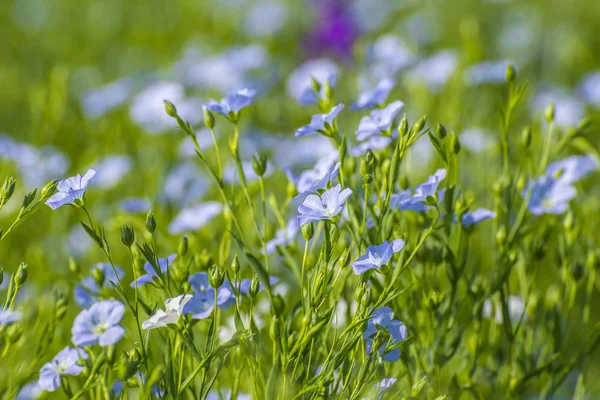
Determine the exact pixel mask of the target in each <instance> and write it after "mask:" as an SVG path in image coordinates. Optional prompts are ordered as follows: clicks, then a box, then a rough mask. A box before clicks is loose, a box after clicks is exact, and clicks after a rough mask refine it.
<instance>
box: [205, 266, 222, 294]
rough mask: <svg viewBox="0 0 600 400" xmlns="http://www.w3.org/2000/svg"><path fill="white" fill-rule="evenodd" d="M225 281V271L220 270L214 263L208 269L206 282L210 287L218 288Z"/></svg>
mask: <svg viewBox="0 0 600 400" xmlns="http://www.w3.org/2000/svg"><path fill="white" fill-rule="evenodd" d="M223 281H225V271H222V270H221V269H220V268H219V267H217V266H216V265H213V266H212V267H211V268H210V269H209V271H208V283H209V284H210V286H211V287H213V288H215V289H218V288H220V287H221V285H223Z"/></svg>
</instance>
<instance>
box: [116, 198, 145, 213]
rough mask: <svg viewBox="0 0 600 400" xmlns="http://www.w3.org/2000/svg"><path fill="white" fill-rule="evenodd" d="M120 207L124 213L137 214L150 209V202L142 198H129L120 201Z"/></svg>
mask: <svg viewBox="0 0 600 400" xmlns="http://www.w3.org/2000/svg"><path fill="white" fill-rule="evenodd" d="M120 206H121V209H122V210H123V211H125V212H128V213H132V214H137V213H142V212H148V211H149V210H150V209H152V202H151V201H150V200H148V199H146V198H143V197H130V198H127V199H124V200H123V201H121V204H120Z"/></svg>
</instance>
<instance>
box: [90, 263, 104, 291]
mask: <svg viewBox="0 0 600 400" xmlns="http://www.w3.org/2000/svg"><path fill="white" fill-rule="evenodd" d="M92 277H93V278H94V282H96V284H97V285H98V286H100V287H102V286H104V281H105V280H106V274H105V273H104V269H103V268H100V267H96V268H94V270H93V271H92Z"/></svg>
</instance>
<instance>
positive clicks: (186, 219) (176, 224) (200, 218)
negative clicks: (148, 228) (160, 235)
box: [169, 201, 223, 235]
mask: <svg viewBox="0 0 600 400" xmlns="http://www.w3.org/2000/svg"><path fill="white" fill-rule="evenodd" d="M221 211H223V206H222V205H221V203H219V202H217V201H207V202H206V203H202V204H198V205H197V206H194V207H189V208H184V209H183V210H181V211H180V212H179V214H177V216H176V217H175V219H173V221H172V222H171V224H170V225H169V233H170V234H172V235H178V234H180V233H184V232H195V231H197V230H199V229H200V228H202V227H203V226H205V225H206V224H208V223H209V222H210V221H211V220H212V219H213V218H214V217H216V216H217V215H219V214H221Z"/></svg>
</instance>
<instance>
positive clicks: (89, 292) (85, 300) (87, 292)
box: [75, 263, 125, 308]
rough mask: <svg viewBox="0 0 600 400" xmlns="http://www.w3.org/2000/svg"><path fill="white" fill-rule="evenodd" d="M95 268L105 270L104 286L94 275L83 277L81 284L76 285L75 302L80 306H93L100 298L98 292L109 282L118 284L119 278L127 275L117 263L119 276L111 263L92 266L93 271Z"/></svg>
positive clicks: (116, 267)
mask: <svg viewBox="0 0 600 400" xmlns="http://www.w3.org/2000/svg"><path fill="white" fill-rule="evenodd" d="M95 269H101V270H102V271H103V274H104V282H103V283H102V287H100V286H98V284H97V283H96V280H95V279H94V277H93V276H88V277H86V278H83V279H82V280H81V281H80V282H79V284H78V285H76V286H75V302H76V303H77V304H78V305H79V306H80V307H83V308H87V307H89V306H91V305H92V304H93V303H94V302H95V301H96V300H98V294H99V293H100V292H101V291H102V288H103V287H106V285H108V284H109V282H113V283H114V284H116V283H117V282H118V280H120V279H123V277H124V276H125V271H123V270H122V269H121V268H120V267H119V266H117V265H115V270H116V271H117V274H118V278H117V275H115V271H113V269H112V267H111V266H110V264H109V263H98V264H96V265H94V266H93V267H92V271H93V270H95Z"/></svg>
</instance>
